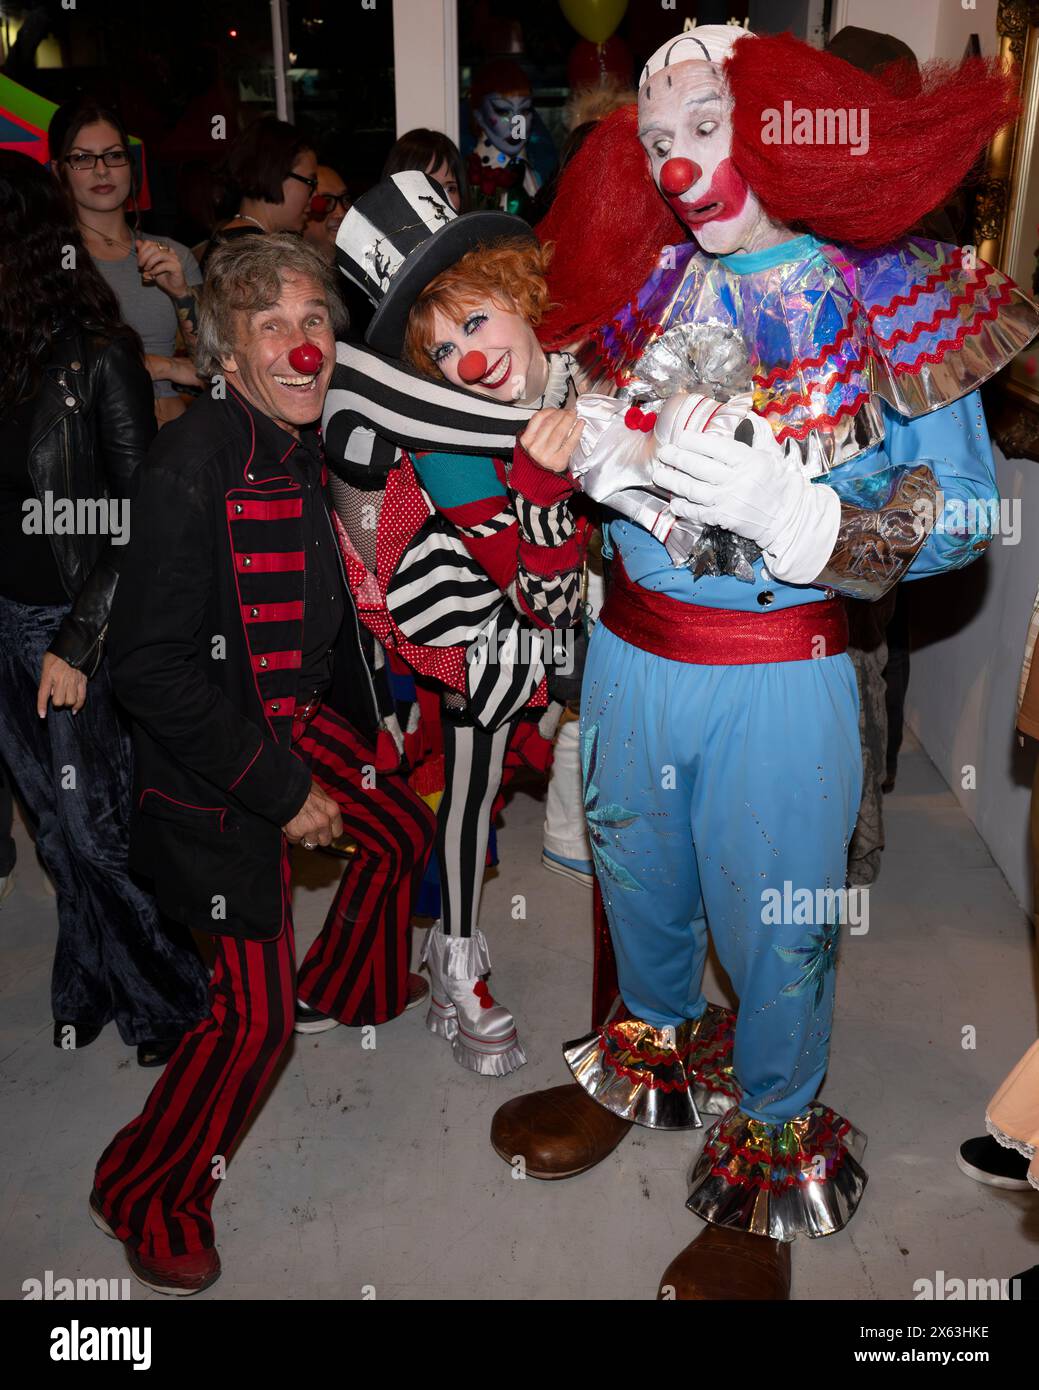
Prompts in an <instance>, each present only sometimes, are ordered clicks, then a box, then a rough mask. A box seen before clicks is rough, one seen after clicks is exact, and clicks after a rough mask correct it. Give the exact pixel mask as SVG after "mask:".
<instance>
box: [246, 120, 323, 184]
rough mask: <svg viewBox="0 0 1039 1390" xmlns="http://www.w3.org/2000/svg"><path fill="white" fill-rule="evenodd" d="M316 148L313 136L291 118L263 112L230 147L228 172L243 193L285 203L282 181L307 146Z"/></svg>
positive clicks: (307, 148)
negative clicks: (289, 121) (308, 137)
mask: <svg viewBox="0 0 1039 1390" xmlns="http://www.w3.org/2000/svg"><path fill="white" fill-rule="evenodd" d="M313 149H314V146H313V144H312V143H311V142H310V140H308V139H307V138H306V136H305V135H302V134H301V133H300V132H299V131H298V130H297V129H296V127H295V126H294V125H289V123H288V121H279V120H278V118H277V116H260V117H259V119H258V120H255V121H253V123H252V124H251V125H248V126H246V128H245V129H244V130H243V131H242V133H241V135H239V136H238V138H237V140H235V142H234V144H233V145H232V146H231V148H230V150H229V151H228V154H227V174H228V176H229V178H230V180H231V182H232V183H233V184H234V186H235V191H236V192H237V193H238V195H239V197H241V198H261V199H262V200H263V201H264V202H265V203H283V202H284V201H285V192H284V189H283V188H282V184H283V183H284V182H285V180H286V179H287V178H288V176H289V175H290V174H291V173H292V166H293V165H294V164H295V162H296V160H297V159H298V158H299V157H300V155H301V154H302V153H303V152H304V150H313Z"/></svg>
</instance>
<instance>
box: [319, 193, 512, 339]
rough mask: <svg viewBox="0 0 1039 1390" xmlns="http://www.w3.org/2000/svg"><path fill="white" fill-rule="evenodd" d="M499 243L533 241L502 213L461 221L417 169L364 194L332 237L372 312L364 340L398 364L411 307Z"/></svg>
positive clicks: (472, 214) (347, 273) (345, 271)
mask: <svg viewBox="0 0 1039 1390" xmlns="http://www.w3.org/2000/svg"><path fill="white" fill-rule="evenodd" d="M503 237H523V238H526V239H527V240H529V241H534V240H535V237H534V233H533V231H532V230H531V229H530V227H528V226H527V224H526V222H523V221H521V220H520V218H518V217H513V216H511V214H509V213H507V212H467V213H465V214H463V215H462V216H459V215H458V213H457V212H455V210H454V208H453V207H452V206H451V204H450V202H449V201H448V197H447V194H446V193H445V192H444V190H443V189H442V188H441V186H440V184H438V183H437V182H435V180H433V179H431V178H430V177H429V175H428V174H424V173H422V172H421V171H420V170H418V169H408V170H406V171H405V172H404V173H402V174H391V175H390V177H389V178H388V179H383V181H382V183H378V184H376V185H375V187H374V188H372V189H369V191H368V192H367V193H363V194H362V195H361V197H360V198H358V199H357V201H356V202H355V203H354V204H353V206H352V207H351V208H350V209H349V210H348V212H347V214H346V216H345V217H344V218H343V221H342V223H341V224H340V227H339V231H338V233H337V234H336V265H338V267H339V269H340V270H341V271H342V272H343V274H344V275H345V276H346V277H347V278H348V279H350V280H352V281H353V282H354V284H355V285H359V286H360V287H361V289H362V290H364V292H365V294H366V295H367V296H368V298H369V299H370V300H371V301H372V303H373V304H374V305H375V306H376V308H375V314H374V316H373V318H372V321H371V323H370V324H369V326H368V332H367V333H366V334H365V341H366V342H367V343H369V344H370V345H371V346H372V347H373V348H374V349H375V350H376V352H383V353H386V354H387V355H388V356H390V357H399V356H400V353H401V350H402V348H403V346H404V332H405V329H406V328H407V324H408V315H409V314H410V312H411V309H412V306H413V305H414V303H415V300H416V299H417V298H418V297H419V295H420V294H421V293H422V291H423V290H424V289H425V288H426V286H427V285H428V284H429V282H430V281H431V280H434V279H436V277H437V276H438V275H439V274H440V272H441V271H442V270H447V269H448V267H449V266H452V265H454V264H455V262H456V261H458V260H460V259H461V258H462V256H464V255H465V253H466V252H467V251H472V250H473V249H474V248H475V247H476V246H479V245H481V244H486V243H488V242H494V241H501V240H502V238H503Z"/></svg>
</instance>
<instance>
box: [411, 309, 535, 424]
mask: <svg viewBox="0 0 1039 1390" xmlns="http://www.w3.org/2000/svg"><path fill="white" fill-rule="evenodd" d="M426 352H427V354H428V355H429V360H430V361H431V362H432V363H433V365H434V366H435V367H436V368H437V370H438V371H439V372H440V373H441V374H442V375H443V376H444V377H445V378H446V379H447V380H448V381H450V382H451V383H452V384H453V385H455V386H461V387H463V388H464V389H465V390H466V391H472V392H474V393H475V394H476V395H478V396H487V397H489V398H490V399H491V400H493V401H502V402H503V403H513V402H515V403H521V404H524V405H526V404H529V403H531V402H533V401H536V400H537V399H538V398H539V397H540V396H541V395H542V394H543V392H544V390H545V383H546V381H547V379H548V362H547V360H546V358H545V354H544V353H543V352H542V350H541V345H540V344H539V343H538V340H537V338H536V336H535V334H534V330H533V328H531V326H530V324H529V323H528V322H527V320H526V319H525V318H524V317H523V316H522V315H521V314H517V313H516V312H515V310H513V309H506V308H503V307H502V305H500V304H497V303H495V301H494V300H492V299H488V300H485V301H484V302H482V303H480V304H476V305H474V306H473V307H472V308H470V309H468V310H466V312H465V315H464V317H463V318H461V319H460V320H458V321H455V320H454V319H452V318H449V317H448V316H447V315H446V314H445V313H443V311H442V310H440V309H437V310H436V312H435V314H434V316H433V338H432V341H431V342H430V343H429V344H428V345H427V347H426ZM477 354H479V355H477ZM477 369H480V370H479V375H478V376H477V375H474V372H475V371H476V370H477Z"/></svg>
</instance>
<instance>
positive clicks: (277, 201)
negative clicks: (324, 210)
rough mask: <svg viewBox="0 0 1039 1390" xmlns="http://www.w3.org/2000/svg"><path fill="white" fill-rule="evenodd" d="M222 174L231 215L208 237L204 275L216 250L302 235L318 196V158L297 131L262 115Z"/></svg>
mask: <svg viewBox="0 0 1039 1390" xmlns="http://www.w3.org/2000/svg"><path fill="white" fill-rule="evenodd" d="M226 174H227V176H228V178H229V180H230V184H231V187H232V189H233V191H234V194H235V198H236V201H235V204H234V206H235V209H236V211H235V213H234V215H233V216H232V217H230V218H229V219H228V220H227V221H226V222H224V223H223V224H222V225H221V226H219V227H218V228H217V229H216V231H214V233H213V235H212V236H211V237H210V238H209V241H208V243H207V245H206V249H205V251H204V252H203V253H202V257H201V265H202V270H203V272H204V271H205V268H206V262H207V261H208V259H209V257H210V256H211V255H212V253H213V251H214V250H215V249H216V247H217V246H221V245H223V243H224V242H226V241H233V240H234V239H235V238H236V237H240V236H250V235H252V236H257V235H259V236H262V235H265V234H266V233H268V232H302V231H303V229H304V228H305V227H306V225H307V217H308V213H309V209H310V203H311V199H312V198H313V197H314V195H315V193H317V191H318V178H317V155H316V154H315V153H314V151H313V149H312V148H311V146H310V144H309V142H308V141H307V140H306V138H305V137H304V136H303V135H301V134H300V132H299V131H298V130H297V129H296V127H295V126H292V125H289V123H288V122H287V121H279V120H278V119H277V117H276V116H260V118H259V119H258V120H255V121H253V123H252V125H249V126H247V127H246V128H245V130H243V131H242V133H241V135H239V137H238V139H237V140H236V141H235V142H234V144H233V145H232V146H231V149H230V150H229V151H228V156H227V163H226Z"/></svg>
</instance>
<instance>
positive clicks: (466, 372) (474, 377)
mask: <svg viewBox="0 0 1039 1390" xmlns="http://www.w3.org/2000/svg"><path fill="white" fill-rule="evenodd" d="M458 375H459V376H460V377H461V378H462V380H463V381H464V382H465V384H466V385H467V386H471V385H472V383H473V382H474V381H479V380H480V378H481V377H482V376H486V375H487V358H486V357H485V356H484V355H483V353H482V352H477V350H476V349H475V348H474V349H473V350H472V352H467V353H466V354H465V356H464V357H463V358H462V360H461V362H459V364H458Z"/></svg>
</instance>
